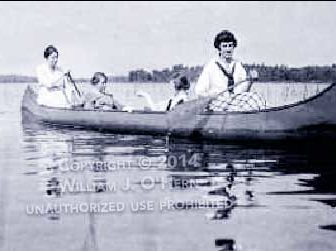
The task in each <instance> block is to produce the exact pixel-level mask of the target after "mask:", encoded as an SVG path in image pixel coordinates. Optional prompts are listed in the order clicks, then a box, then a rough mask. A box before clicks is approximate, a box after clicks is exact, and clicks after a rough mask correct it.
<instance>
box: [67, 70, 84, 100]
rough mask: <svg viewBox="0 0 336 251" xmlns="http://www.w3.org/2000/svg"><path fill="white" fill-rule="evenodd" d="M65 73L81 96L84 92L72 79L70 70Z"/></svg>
mask: <svg viewBox="0 0 336 251" xmlns="http://www.w3.org/2000/svg"><path fill="white" fill-rule="evenodd" d="M65 75H66V76H67V77H68V80H69V81H70V82H71V83H72V84H73V86H74V88H75V90H76V92H77V94H78V96H79V97H81V96H82V94H81V93H80V91H79V89H78V87H77V85H76V83H75V81H74V80H73V79H72V77H71V74H70V72H67V73H66V74H65Z"/></svg>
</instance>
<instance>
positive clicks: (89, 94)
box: [84, 72, 123, 110]
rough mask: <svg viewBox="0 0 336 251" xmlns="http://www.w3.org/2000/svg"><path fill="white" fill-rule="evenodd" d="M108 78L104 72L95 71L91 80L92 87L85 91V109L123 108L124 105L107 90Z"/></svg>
mask: <svg viewBox="0 0 336 251" xmlns="http://www.w3.org/2000/svg"><path fill="white" fill-rule="evenodd" d="M107 79H108V78H107V76H106V75H105V74H104V73H103V72H96V73H94V75H93V77H92V79H91V81H90V84H91V85H90V88H89V90H87V91H86V92H85V93H84V108H85V109H104V110H110V109H112V110H122V109H123V106H122V105H121V104H119V103H118V102H117V101H116V100H115V99H114V97H113V95H112V94H108V93H106V92H105V89H106V83H107Z"/></svg>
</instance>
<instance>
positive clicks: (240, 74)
mask: <svg viewBox="0 0 336 251" xmlns="http://www.w3.org/2000/svg"><path fill="white" fill-rule="evenodd" d="M246 78H247V74H246V70H245V68H244V67H243V65H242V63H240V62H239V63H237V64H236V69H235V74H234V79H235V83H239V82H241V81H245V80H246ZM248 87H249V82H248V81H245V82H242V83H241V84H238V85H237V87H235V93H236V94H238V93H242V92H245V91H247V89H248Z"/></svg>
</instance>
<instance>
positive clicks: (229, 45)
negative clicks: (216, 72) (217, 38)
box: [219, 42, 234, 59]
mask: <svg viewBox="0 0 336 251" xmlns="http://www.w3.org/2000/svg"><path fill="white" fill-rule="evenodd" d="M233 51H234V43H233V42H221V43H220V45H219V52H220V54H221V57H222V58H224V59H232V57H233Z"/></svg>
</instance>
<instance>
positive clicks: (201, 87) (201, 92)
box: [195, 65, 210, 97]
mask: <svg viewBox="0 0 336 251" xmlns="http://www.w3.org/2000/svg"><path fill="white" fill-rule="evenodd" d="M208 68H209V66H208V65H206V66H205V67H204V69H203V71H202V73H201V75H200V76H199V78H198V80H197V83H196V85H195V95H196V97H206V96H208V94H209V93H208V91H209V87H210V79H209V69H208Z"/></svg>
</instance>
